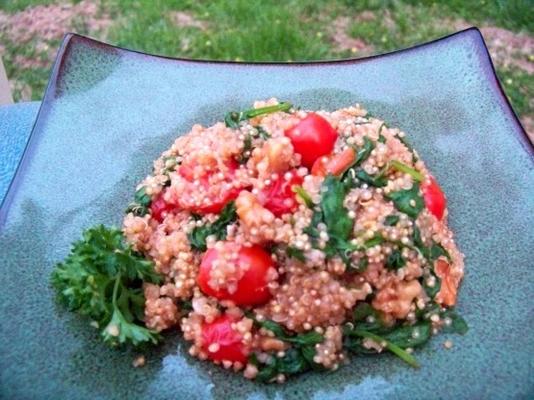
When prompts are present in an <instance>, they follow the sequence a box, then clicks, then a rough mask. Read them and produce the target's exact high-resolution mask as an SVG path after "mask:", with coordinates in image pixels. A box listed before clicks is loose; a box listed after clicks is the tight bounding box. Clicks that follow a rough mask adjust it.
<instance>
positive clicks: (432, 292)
mask: <svg viewBox="0 0 534 400" xmlns="http://www.w3.org/2000/svg"><path fill="white" fill-rule="evenodd" d="M429 276H430V277H434V282H435V283H434V286H428V283H427V280H428V277H427V278H423V289H425V292H426V294H427V295H428V297H430V298H431V299H433V298H434V297H436V295H437V294H438V293H439V291H440V289H441V279H439V278H438V277H437V276H436V274H435V273H434V267H433V266H431V268H430V273H429Z"/></svg>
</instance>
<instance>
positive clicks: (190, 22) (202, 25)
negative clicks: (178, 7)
mask: <svg viewBox="0 0 534 400" xmlns="http://www.w3.org/2000/svg"><path fill="white" fill-rule="evenodd" d="M169 18H170V19H171V21H172V22H174V23H175V24H176V26H178V27H180V28H198V29H201V30H206V28H207V24H206V22H204V21H199V20H198V19H196V18H195V17H193V16H192V15H191V14H188V13H186V12H183V11H175V12H172V13H170V14H169Z"/></svg>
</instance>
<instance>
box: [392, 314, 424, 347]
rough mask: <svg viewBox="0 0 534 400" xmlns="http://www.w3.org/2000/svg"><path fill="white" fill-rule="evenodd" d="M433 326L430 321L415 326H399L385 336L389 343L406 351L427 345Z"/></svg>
mask: <svg viewBox="0 0 534 400" xmlns="http://www.w3.org/2000/svg"><path fill="white" fill-rule="evenodd" d="M431 332H432V326H431V324H430V322H429V321H423V322H418V323H417V324H415V325H406V326H399V327H397V328H395V329H394V330H393V331H392V332H390V333H388V334H386V335H384V336H383V338H384V339H386V340H387V341H389V342H391V343H393V344H395V345H397V346H399V347H401V348H403V349H406V348H407V347H412V348H414V347H417V346H421V345H423V344H425V343H426V342H428V340H429V339H430V337H431Z"/></svg>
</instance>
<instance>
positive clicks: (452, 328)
mask: <svg viewBox="0 0 534 400" xmlns="http://www.w3.org/2000/svg"><path fill="white" fill-rule="evenodd" d="M440 318H441V319H445V318H450V320H451V324H450V325H446V324H444V325H443V328H442V330H443V332H445V333H458V334H460V335H465V334H466V333H467V331H468V330H469V326H468V325H467V322H465V320H464V319H463V318H462V317H461V316H460V315H459V314H458V313H457V312H456V311H455V310H454V309H453V308H449V309H447V310H445V311H443V312H442V313H441V315H440Z"/></svg>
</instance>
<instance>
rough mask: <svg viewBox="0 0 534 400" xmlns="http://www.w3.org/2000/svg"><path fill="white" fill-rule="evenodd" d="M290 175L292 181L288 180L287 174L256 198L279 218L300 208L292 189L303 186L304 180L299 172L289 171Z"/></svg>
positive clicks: (273, 182)
mask: <svg viewBox="0 0 534 400" xmlns="http://www.w3.org/2000/svg"><path fill="white" fill-rule="evenodd" d="M286 174H287V173H286ZM289 174H291V178H290V179H286V177H285V174H284V175H280V176H279V177H278V178H277V179H275V180H272V181H271V183H270V184H269V185H267V186H265V187H264V188H263V189H262V190H261V191H260V192H259V193H258V195H257V196H256V197H257V198H258V200H259V202H260V203H261V204H262V205H263V206H264V207H265V208H266V209H268V210H269V211H271V212H272V213H273V214H274V215H276V216H277V217H279V216H281V215H282V214H286V213H289V212H292V211H295V209H296V208H297V206H298V203H297V200H295V193H294V192H293V190H292V187H293V186H297V185H301V184H302V181H303V178H302V177H301V176H299V175H297V171H289Z"/></svg>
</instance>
